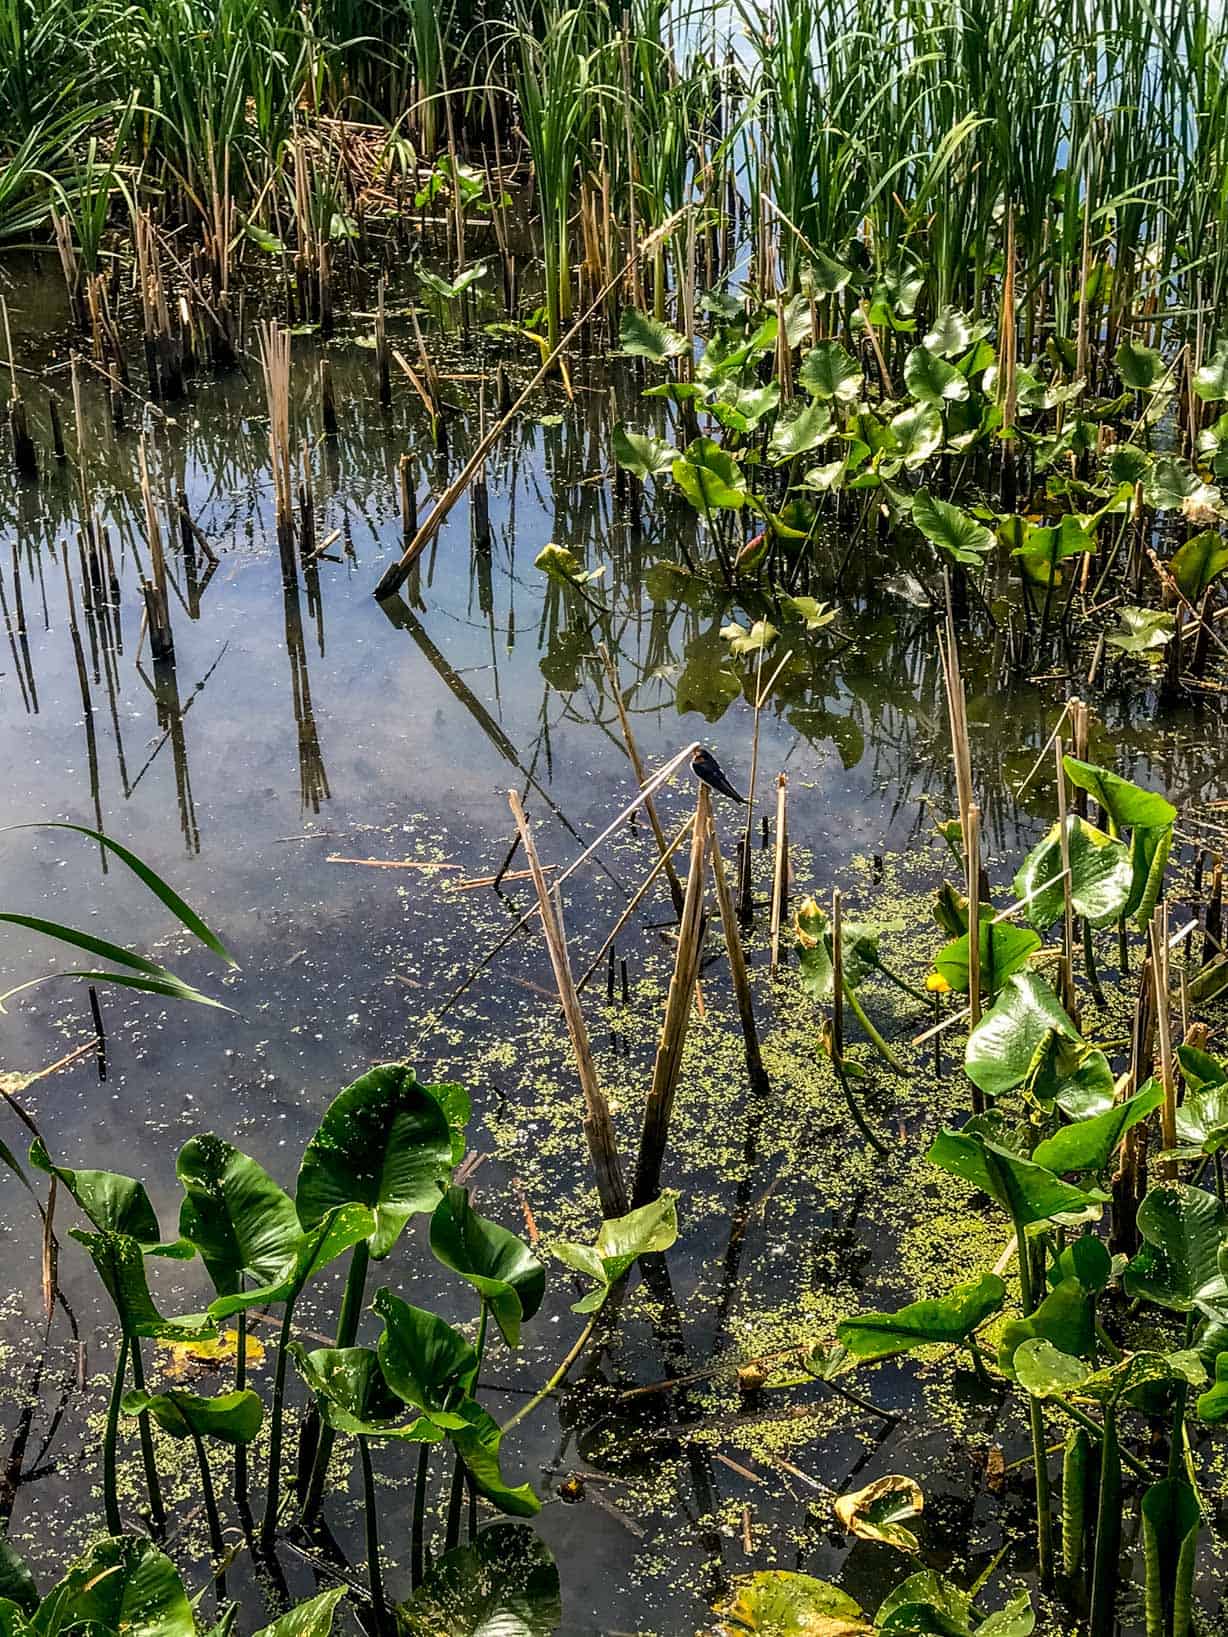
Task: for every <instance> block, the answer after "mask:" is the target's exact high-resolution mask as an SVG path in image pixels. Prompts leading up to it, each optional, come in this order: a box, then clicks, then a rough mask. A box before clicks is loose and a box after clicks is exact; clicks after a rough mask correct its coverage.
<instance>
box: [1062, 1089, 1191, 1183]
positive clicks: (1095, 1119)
mask: <svg viewBox="0 0 1228 1637" xmlns="http://www.w3.org/2000/svg"><path fill="white" fill-rule="evenodd" d="M1163 1101H1164V1087H1163V1086H1162V1085H1161V1084H1160V1082H1159V1081H1158V1080H1148V1081H1147V1083H1146V1084H1145V1085H1142V1086H1140V1087H1139V1089H1138V1090H1137V1091H1136V1092H1135V1093H1134V1095H1133V1096H1132V1097H1127V1098H1124V1099H1123V1100H1122V1101H1121V1102H1120V1103H1116V1104H1114V1106H1113V1107H1112V1108H1110V1109H1109V1110H1108V1111H1107V1112H1106V1113H1104V1114H1095V1115H1093V1116H1092V1117H1091V1118H1090V1119H1087V1120H1079V1121H1077V1122H1076V1123H1075V1124H1073V1125H1064V1126H1061V1127H1060V1128H1059V1129H1058V1130H1057V1131H1056V1132H1055V1133H1054V1134H1053V1136H1051V1137H1046V1138H1045V1140H1044V1141H1043V1142H1040V1143H1038V1144H1037V1145H1036V1147H1035V1148H1034V1149H1033V1150H1032V1158H1033V1159H1034V1160H1035V1161H1036V1163H1037V1164H1038V1165H1045V1166H1047V1167H1048V1168H1049V1170H1050V1171H1094V1172H1100V1171H1103V1170H1104V1169H1105V1167H1106V1166H1107V1165H1108V1163H1109V1161H1110V1160H1111V1159H1112V1158H1113V1155H1114V1154H1115V1153H1116V1151H1117V1145H1118V1143H1119V1142H1120V1141H1121V1139H1122V1138H1123V1137H1124V1136H1125V1134H1126V1132H1127V1131H1129V1129H1130V1127H1131V1126H1133V1125H1137V1124H1138V1122H1139V1121H1140V1120H1145V1119H1146V1118H1147V1116H1148V1115H1149V1114H1150V1113H1152V1111H1153V1110H1155V1109H1157V1108H1159V1106H1160V1104H1161V1103H1162V1102H1163Z"/></svg>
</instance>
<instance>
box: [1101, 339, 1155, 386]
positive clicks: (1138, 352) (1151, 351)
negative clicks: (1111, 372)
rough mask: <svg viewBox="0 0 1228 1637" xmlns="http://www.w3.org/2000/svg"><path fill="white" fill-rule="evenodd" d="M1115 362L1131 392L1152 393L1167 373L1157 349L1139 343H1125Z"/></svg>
mask: <svg viewBox="0 0 1228 1637" xmlns="http://www.w3.org/2000/svg"><path fill="white" fill-rule="evenodd" d="M1113 362H1114V363H1115V364H1116V365H1117V373H1118V374H1119V375H1120V376H1121V379H1122V385H1123V386H1127V387H1129V388H1130V390H1131V392H1150V391H1151V390H1152V388H1153V387H1156V386H1158V385H1159V384H1160V382H1161V381H1163V379H1164V377H1165V374H1166V373H1167V372H1166V371H1165V368H1164V360H1163V359H1162V358H1161V357H1160V355H1159V353H1158V352H1157V351H1156V350H1155V348H1154V347H1145V346H1143V345H1142V343H1141V342H1137V341H1130V340H1126V341H1123V342H1122V343H1121V345H1120V346H1119V347H1118V349H1117V353H1116V356H1115V357H1114V360H1113Z"/></svg>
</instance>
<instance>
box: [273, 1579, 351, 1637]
mask: <svg viewBox="0 0 1228 1637" xmlns="http://www.w3.org/2000/svg"><path fill="white" fill-rule="evenodd" d="M348 1589H349V1588H348V1587H346V1586H334V1587H333V1588H332V1590H331V1591H326V1592H320V1593H319V1595H318V1596H316V1597H309V1598H308V1599H307V1601H306V1602H305V1603H298V1604H296V1605H295V1607H294V1608H292V1609H288V1610H287V1611H286V1613H285V1614H283V1615H281V1616H280V1618H279V1619H276V1620H274V1621H273V1623H272V1625H270V1626H263V1627H262V1628H261V1629H260V1630H259V1631H258V1632H256V1633H255V1637H330V1633H331V1632H332V1629H333V1617H334V1615H335V1614H336V1612H337V1604H338V1603H340V1601H341V1599H342V1598H343V1597H344V1596H345V1594H346V1592H347V1590H348Z"/></svg>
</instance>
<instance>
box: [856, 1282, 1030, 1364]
mask: <svg viewBox="0 0 1228 1637" xmlns="http://www.w3.org/2000/svg"><path fill="white" fill-rule="evenodd" d="M1005 1300H1006V1286H1005V1284H1004V1283H1003V1282H1002V1280H1001V1279H1000V1278H999V1277H998V1275H997V1274H996V1273H983V1274H981V1276H980V1278H979V1279H974V1280H972V1281H971V1282H970V1283H968V1284H963V1285H956V1286H955V1288H954V1289H953V1290H952V1291H951V1293H950V1295H948V1296H939V1297H935V1298H932V1299H931V1300H928V1301H922V1302H910V1303H909V1304H908V1305H907V1306H906V1307H901V1308H899V1309H898V1310H897V1311H896V1312H894V1313H858V1314H856V1315H855V1316H854V1317H853V1318H850V1319H841V1321H840V1323H839V1324H838V1325H837V1326H836V1335H837V1337H838V1338H839V1340H840V1342H841V1343H842V1344H843V1345H844V1346H845V1347H846V1348H847V1349H848V1351H849V1352H850V1353H852V1354H853V1355H854V1356H855V1357H857V1358H859V1359H881V1358H891V1357H892V1356H893V1355H894V1354H896V1353H907V1352H909V1351H911V1349H912V1348H914V1347H922V1346H925V1345H926V1344H927V1343H929V1342H947V1343H957V1342H963V1341H966V1340H967V1339H968V1337H969V1336H970V1335H971V1334H972V1332H973V1331H974V1330H975V1329H977V1327H978V1326H979V1325H982V1324H984V1322H985V1320H986V1319H987V1318H989V1316H990V1315H991V1314H992V1313H996V1312H997V1311H998V1309H999V1308H1000V1307H1001V1306H1002V1303H1003V1302H1004V1301H1005Z"/></svg>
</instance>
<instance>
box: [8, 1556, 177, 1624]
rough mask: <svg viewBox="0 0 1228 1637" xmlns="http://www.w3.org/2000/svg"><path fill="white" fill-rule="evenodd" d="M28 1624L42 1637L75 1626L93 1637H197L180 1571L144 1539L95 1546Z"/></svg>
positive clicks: (75, 1566) (47, 1597) (50, 1593)
mask: <svg viewBox="0 0 1228 1637" xmlns="http://www.w3.org/2000/svg"><path fill="white" fill-rule="evenodd" d="M30 1625H31V1630H32V1631H34V1632H36V1633H37V1634H38V1637H60V1633H62V1632H63V1633H66V1632H68V1630H69V1629H70V1628H72V1627H76V1628H78V1629H79V1630H81V1629H84V1630H86V1631H89V1632H90V1633H91V1637H97V1634H98V1633H103V1632H105V1633H111V1634H115V1637H196V1626H195V1622H194V1620H193V1618H192V1606H191V1604H190V1603H189V1602H188V1597H187V1593H186V1592H185V1591H184V1589H183V1582H182V1581H181V1580H180V1578H179V1572H178V1570H177V1569H176V1568H175V1565H174V1564H173V1563H172V1562H171V1560H170V1558H169V1557H167V1556H166V1555H165V1554H164V1553H162V1552H160V1551H159V1550H158V1548H157V1547H156V1546H154V1545H153V1543H152V1542H151V1541H148V1540H146V1539H145V1538H144V1537H143V1536H140V1535H122V1536H118V1537H116V1538H115V1539H112V1540H100V1541H97V1542H96V1543H95V1544H94V1545H93V1546H92V1547H91V1548H90V1549H89V1551H87V1552H86V1553H85V1555H84V1556H83V1557H82V1558H80V1559H79V1560H78V1561H77V1562H76V1563H75V1564H74V1565H73V1567H72V1568H71V1569H70V1570H69V1571H68V1573H67V1575H66V1576H65V1577H64V1579H63V1580H62V1581H60V1583H59V1585H58V1586H56V1587H55V1588H54V1589H53V1590H52V1591H50V1592H48V1594H47V1596H46V1597H45V1598H44V1599H43V1601H42V1603H41V1604H40V1606H39V1608H38V1610H37V1612H36V1613H35V1614H34V1616H33V1618H32V1620H31V1622H30Z"/></svg>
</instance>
